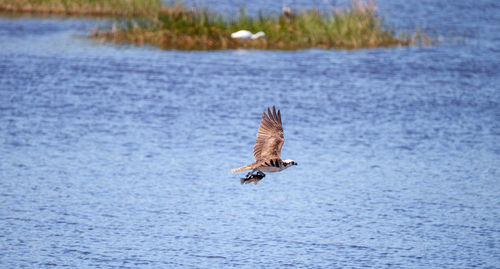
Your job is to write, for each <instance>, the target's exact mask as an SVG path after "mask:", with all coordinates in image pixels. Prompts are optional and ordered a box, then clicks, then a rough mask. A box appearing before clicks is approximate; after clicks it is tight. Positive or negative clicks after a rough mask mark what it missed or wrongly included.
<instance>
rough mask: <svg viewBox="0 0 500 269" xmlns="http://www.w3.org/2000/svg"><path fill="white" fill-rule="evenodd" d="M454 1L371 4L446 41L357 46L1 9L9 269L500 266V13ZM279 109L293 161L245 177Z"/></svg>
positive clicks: (0, 212)
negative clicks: (268, 120)
mask: <svg viewBox="0 0 500 269" xmlns="http://www.w3.org/2000/svg"><path fill="white" fill-rule="evenodd" d="M457 2H459V3H454V2H451V3H449V2H448V3H447V4H444V3H443V2H442V1H430V0H429V1H414V2H412V3H411V4H410V5H409V4H407V2H406V1H377V3H378V6H379V12H380V13H381V14H383V15H384V16H385V17H386V21H387V22H388V23H389V24H391V25H394V26H395V27H397V28H401V29H405V27H413V26H415V25H420V26H422V27H423V28H425V29H433V30H435V31H437V32H438V33H439V34H440V35H441V36H443V38H444V40H445V42H443V43H442V44H441V45H438V46H433V47H427V48H382V49H372V50H355V51H345V50H303V51H291V52H290V51H243V50H242V51H240V50H237V51H216V52H214V51H211V52H197V51H193V52H185V51H162V50H159V49H156V48H152V47H135V46H118V45H113V44H100V43H99V42H96V41H94V40H89V39H87V38H85V37H84V36H85V35H86V34H88V31H89V29H91V28H92V27H95V25H97V24H100V23H102V22H99V21H96V20H91V19H67V18H66V19H58V18H33V17H32V18H27V17H15V18H14V17H8V16H3V17H0V48H1V49H0V205H1V207H0V267H3V268H19V267H33V268H42V267H51V266H55V267H70V268H82V267H105V268H109V267H121V268H137V267H152V268H169V267H188V268H192V267H198V268H220V267H244V268H255V267H260V268H276V267H300V268H302V267H313V268H316V267H319V268H340V267H347V268H351V267H352V268H359V267H377V268H380V267H391V266H393V267H396V268H471V267H480V268H499V267H500V146H499V145H500V104H499V102H500V86H499V85H500V75H499V71H498V70H499V64H500V50H499V47H500V7H499V4H498V3H497V2H496V1H457ZM241 3H244V1H240V2H234V3H233V2H223V1H212V2H208V4H210V5H212V6H215V7H216V8H220V9H221V10H232V8H233V7H234V6H237V4H241ZM304 3H305V2H304ZM304 3H302V5H303V6H309V5H310V4H307V5H306V4H304ZM282 4H289V5H294V6H297V5H301V2H297V1H295V2H290V3H288V2H286V3H285V2H283V3H279V4H273V5H271V6H266V3H265V1H260V2H259V1H257V2H256V4H255V5H252V8H255V7H259V8H262V9H264V10H268V11H276V10H277V11H279V10H280V9H281V6H282ZM313 4H314V5H324V4H325V2H318V3H313ZM266 8H267V9H266ZM250 11H251V12H252V10H250ZM453 37H459V38H458V39H457V40H458V41H457V40H453V41H450V40H451V39H452V38H453ZM272 105H276V106H277V107H278V108H279V109H281V113H282V118H283V125H284V132H285V134H284V135H285V139H286V140H285V144H284V146H283V150H282V157H283V158H290V159H294V160H295V161H296V162H298V164H299V165H298V166H295V167H292V168H290V169H287V170H285V171H283V172H281V173H269V174H267V176H266V177H265V178H264V179H263V180H262V181H261V182H260V183H259V184H257V185H254V184H250V185H240V181H239V178H240V177H241V176H243V175H244V174H245V173H239V174H231V172H230V170H231V169H232V168H236V167H239V166H242V165H245V164H248V163H250V162H252V161H253V154H252V147H253V143H254V142H255V135H256V132H257V128H258V124H259V121H260V117H261V114H262V112H263V111H264V110H265V109H266V108H267V107H268V106H272Z"/></svg>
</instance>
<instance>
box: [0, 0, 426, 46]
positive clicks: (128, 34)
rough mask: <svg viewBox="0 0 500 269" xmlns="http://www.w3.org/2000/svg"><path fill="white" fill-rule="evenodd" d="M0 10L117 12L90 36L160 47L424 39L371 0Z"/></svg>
mask: <svg viewBox="0 0 500 269" xmlns="http://www.w3.org/2000/svg"><path fill="white" fill-rule="evenodd" d="M6 3H10V4H6ZM0 10H11V11H17V12H44V13H60V14H81V15H110V16H117V17H120V18H119V19H117V20H116V22H115V23H113V24H112V26H110V27H109V28H106V29H99V30H97V31H96V32H95V33H93V34H92V35H91V37H93V38H97V39H101V40H106V41H112V42H127V43H135V44H138V45H141V44H151V45H154V46H157V47H160V48H164V49H180V50H215V49H237V48H247V49H285V50H295V49H305V48H344V49H357V48H375V47H389V46H409V45H413V44H416V43H428V42H429V39H428V38H426V36H425V35H423V34H422V33H416V34H402V35H399V36H398V35H396V34H395V33H394V31H392V30H391V29H390V28H389V27H388V26H387V25H385V24H384V23H383V19H382V18H380V17H379V16H378V15H377V14H376V7H375V5H374V4H373V3H372V2H361V1H354V2H353V3H352V5H351V6H349V7H346V8H343V9H336V10H332V11H331V12H322V11H318V10H315V9H309V10H300V11H295V12H293V13H287V14H259V15H258V16H248V15H247V14H246V13H245V11H244V10H242V11H240V13H239V15H238V16H236V17H235V18H227V17H224V16H222V15H220V14H217V13H215V12H211V11H209V10H207V9H200V8H188V7H186V6H184V5H182V4H172V5H169V6H165V5H163V4H162V3H161V1H159V0H107V1H106V0H71V1H70V0H0ZM242 29H244V30H249V31H251V32H254V33H255V32H259V31H263V32H264V33H265V37H264V38H259V39H256V40H247V41H242V40H235V39H232V38H231V33H233V32H236V31H238V30H242Z"/></svg>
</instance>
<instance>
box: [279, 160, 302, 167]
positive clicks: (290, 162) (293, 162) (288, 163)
mask: <svg viewBox="0 0 500 269" xmlns="http://www.w3.org/2000/svg"><path fill="white" fill-rule="evenodd" d="M283 164H284V165H285V167H287V166H291V165H298V163H296V162H295V161H294V160H283Z"/></svg>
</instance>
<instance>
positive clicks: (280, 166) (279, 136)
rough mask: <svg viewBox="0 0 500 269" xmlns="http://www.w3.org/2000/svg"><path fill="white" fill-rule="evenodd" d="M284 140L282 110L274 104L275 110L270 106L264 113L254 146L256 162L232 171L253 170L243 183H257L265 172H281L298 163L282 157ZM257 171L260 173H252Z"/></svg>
mask: <svg viewBox="0 0 500 269" xmlns="http://www.w3.org/2000/svg"><path fill="white" fill-rule="evenodd" d="M284 141H285V139H284V137H283V126H282V124H281V112H280V111H279V110H278V112H276V108H275V107H274V106H273V110H271V109H270V108H268V109H267V114H266V112H264V113H263V114H262V120H261V121H260V126H259V131H258V132H257V140H256V141H255V146H254V147H253V155H254V158H255V162H254V163H252V164H249V165H245V166H243V167H240V168H236V169H233V170H231V172H233V173H236V172H240V171H243V170H249V169H250V170H252V172H250V173H249V174H248V175H247V176H246V177H245V178H243V179H242V183H243V182H245V183H248V182H252V181H253V182H255V183H257V182H258V181H259V180H260V179H262V178H263V177H264V176H265V174H264V173H263V172H279V171H282V170H284V169H286V168H288V167H290V166H292V165H297V163H296V162H295V161H293V160H282V159H281V147H282V146H283V142H284ZM255 171H258V173H257V174H252V173H253V172H255Z"/></svg>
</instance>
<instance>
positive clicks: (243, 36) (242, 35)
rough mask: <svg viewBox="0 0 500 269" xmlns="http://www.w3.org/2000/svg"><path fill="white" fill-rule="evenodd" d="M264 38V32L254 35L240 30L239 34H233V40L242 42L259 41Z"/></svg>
mask: <svg viewBox="0 0 500 269" xmlns="http://www.w3.org/2000/svg"><path fill="white" fill-rule="evenodd" d="M262 36H265V34H264V32H258V33H256V34H252V32H250V31H247V30H240V31H238V32H234V33H232V34H231V37H232V38H234V39H241V40H249V39H257V38H259V37H262Z"/></svg>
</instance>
